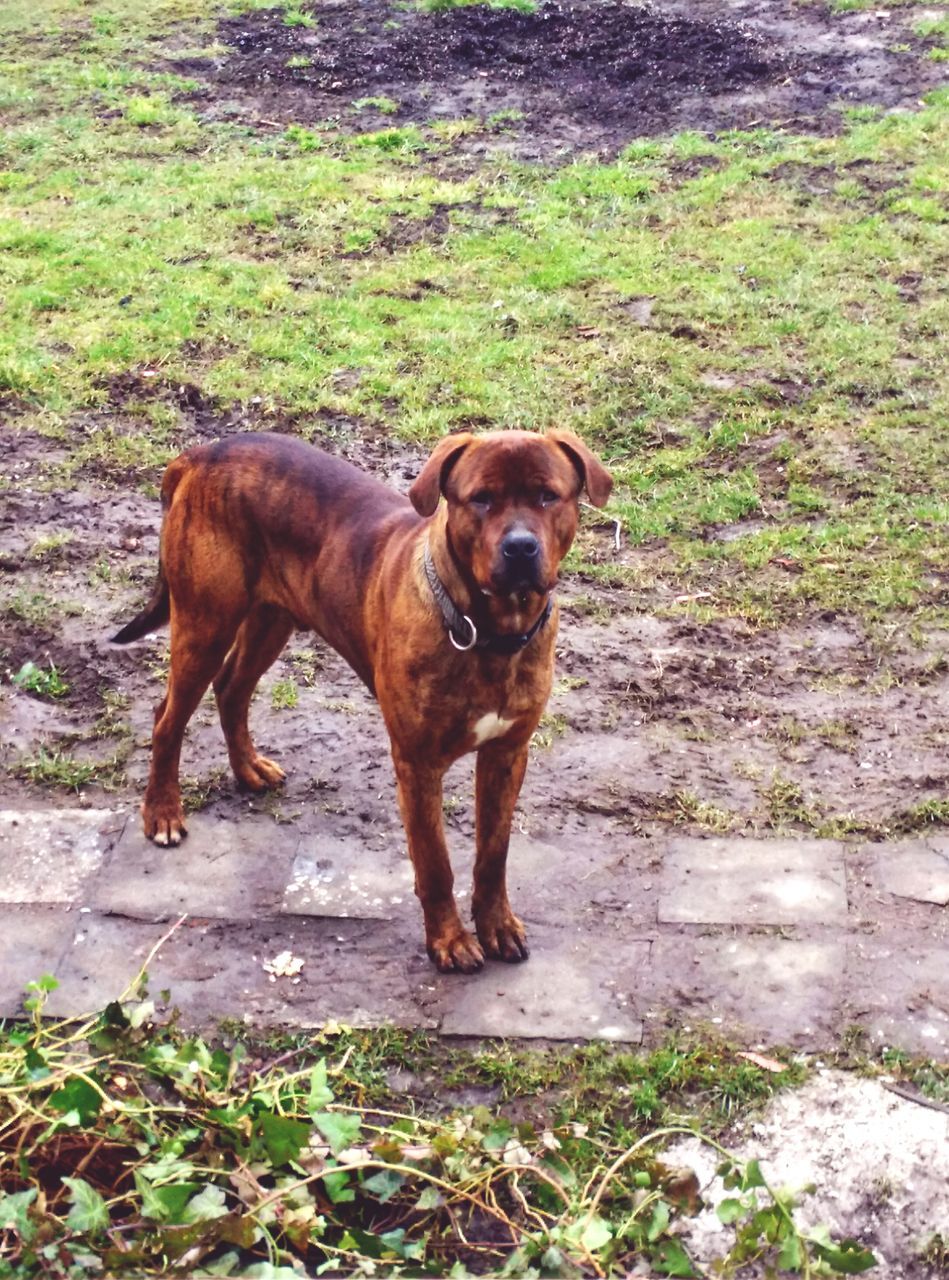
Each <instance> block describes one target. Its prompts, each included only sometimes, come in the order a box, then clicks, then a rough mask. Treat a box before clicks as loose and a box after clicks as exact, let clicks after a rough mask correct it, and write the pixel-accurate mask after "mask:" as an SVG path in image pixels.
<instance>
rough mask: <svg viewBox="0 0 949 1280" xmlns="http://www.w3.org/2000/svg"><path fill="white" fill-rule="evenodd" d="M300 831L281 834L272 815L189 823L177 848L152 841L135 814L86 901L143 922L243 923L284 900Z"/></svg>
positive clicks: (198, 818)
mask: <svg viewBox="0 0 949 1280" xmlns="http://www.w3.org/2000/svg"><path fill="white" fill-rule="evenodd" d="M299 839H300V837H299V835H297V834H296V833H294V832H293V831H292V830H290V831H288V830H286V829H281V830H280V833H279V835H278V834H277V832H276V831H275V827H274V822H273V819H272V818H269V817H255V816H254V815H251V814H248V815H246V816H243V817H242V818H241V820H240V821H239V822H212V821H211V820H209V819H208V818H204V817H202V816H201V815H200V814H193V815H192V816H191V817H190V818H189V820H188V835H187V838H186V839H185V840H184V841H182V843H181V844H180V845H178V846H177V847H175V848H166V849H163V848H160V847H159V846H158V845H155V844H152V842H151V841H150V840H146V839H145V836H144V834H143V833H142V828H141V823H140V822H139V820H138V815H137V814H136V815H134V816H131V817H129V820H128V822H127V823H126V824H125V828H124V830H123V831H122V834H121V838H120V839H119V841H118V843H117V844H116V846H115V848H114V849H113V850H112V853H111V855H110V856H109V858H108V861H107V862H106V864H105V865H104V866H103V867H102V869H101V870H100V872H99V875H98V876H97V877H96V879H95V881H94V883H93V884H91V885H90V886H89V889H88V892H87V894H86V899H87V901H88V904H89V905H90V906H93V907H95V908H97V909H98V910H100V911H108V912H114V913H120V914H122V915H126V916H132V917H134V918H135V919H138V920H170V919H174V918H175V917H177V916H180V915H181V914H182V912H185V911H187V912H191V913H193V914H194V915H199V916H215V917H219V918H221V919H225V920H228V919H233V920H242V919H247V918H248V917H255V916H259V915H261V914H270V913H271V912H272V910H273V908H274V907H275V906H276V905H277V904H278V903H279V902H280V900H281V897H282V895H283V893H284V889H285V886H286V883H287V878H288V876H289V874H290V867H291V864H292V861H293V854H294V850H295V848H296V846H297V844H298V843H299Z"/></svg>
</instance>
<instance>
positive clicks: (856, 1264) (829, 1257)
mask: <svg viewBox="0 0 949 1280" xmlns="http://www.w3.org/2000/svg"><path fill="white" fill-rule="evenodd" d="M814 1248H815V1250H816V1252H817V1253H818V1254H819V1256H820V1257H821V1258H822V1259H823V1260H824V1262H826V1263H827V1265H828V1266H829V1267H832V1268H833V1269H834V1271H839V1272H841V1273H842V1274H843V1275H848V1276H854V1275H859V1273H860V1272H861V1271H869V1270H870V1268H871V1267H875V1266H876V1262H877V1260H876V1258H875V1257H874V1256H873V1254H872V1253H871V1252H870V1250H869V1249H865V1248H864V1247H863V1245H862V1244H861V1243H860V1242H859V1240H841V1241H840V1243H839V1244H836V1245H825V1244H819V1243H815V1244H814Z"/></svg>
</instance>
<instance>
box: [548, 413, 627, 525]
mask: <svg viewBox="0 0 949 1280" xmlns="http://www.w3.org/2000/svg"><path fill="white" fill-rule="evenodd" d="M547 439H548V440H553V442H554V443H555V444H558V445H559V446H560V448H561V449H563V451H564V453H565V454H566V455H567V457H568V458H569V459H570V461H571V462H572V463H573V465H574V466H575V467H576V469H577V472H578V473H579V476H580V480H581V482H582V484H583V486H584V488H585V489H586V491H587V493H588V494H589V496H590V501H591V502H592V503H593V505H594V506H595V507H605V506H606V501H607V499H608V498H609V496H610V491H611V490H612V488H613V477H612V476H611V475H610V473H609V472H608V471H607V469H606V467H604V465H603V463H602V462H601V461H600V459H599V458H598V457H597V456H596V454H595V453H593V452H592V451H591V450H590V449H588V448H587V446H586V445H585V444H584V443H583V441H582V440H581V439H580V437H579V436H575V435H574V434H573V432H572V431H549V432H548V433H547Z"/></svg>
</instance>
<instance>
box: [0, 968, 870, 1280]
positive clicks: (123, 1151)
mask: <svg viewBox="0 0 949 1280" xmlns="http://www.w3.org/2000/svg"><path fill="white" fill-rule="evenodd" d="M55 985H56V983H55V980H54V979H52V978H44V979H41V980H40V981H39V982H37V983H31V984H30V988H31V990H30V992H29V998H28V1000H27V1001H26V1002H25V1003H26V1005H27V1009H28V1013H29V1020H28V1021H24V1022H18V1023H13V1024H8V1025H6V1026H4V1027H3V1028H2V1029H0V1276H14V1275H15V1276H31V1275H42V1276H53V1277H60V1276H62V1277H80V1276H82V1277H85V1276H87V1275H90V1274H93V1275H95V1274H98V1275H105V1276H124V1275H136V1276H138V1275H193V1274H196V1273H200V1274H201V1275H208V1276H217V1275H220V1276H227V1275H240V1276H250V1277H263V1278H269V1277H273V1278H274V1280H283V1278H284V1277H286V1278H287V1280H289V1278H290V1277H299V1276H302V1275H306V1276H318V1275H327V1274H329V1275H376V1276H378V1275H387V1276H424V1275H439V1276H468V1275H479V1274H491V1275H499V1274H500V1275H508V1276H598V1277H606V1276H613V1275H625V1274H627V1273H628V1272H629V1270H630V1268H631V1267H633V1266H635V1265H636V1264H637V1262H639V1263H642V1264H648V1267H649V1268H650V1273H652V1274H659V1275H669V1276H693V1275H697V1274H699V1272H698V1271H697V1270H696V1269H695V1265H694V1263H693V1262H692V1260H691V1259H690V1258H689V1256H688V1254H687V1252H686V1250H685V1248H684V1247H683V1244H682V1243H681V1241H680V1240H679V1239H678V1238H677V1235H676V1224H677V1220H678V1219H679V1218H680V1217H681V1215H683V1214H690V1213H694V1212H696V1210H697V1209H698V1207H699V1206H700V1203H701V1201H700V1198H699V1189H698V1185H697V1182H696V1179H695V1176H694V1174H693V1173H691V1171H689V1170H682V1169H671V1168H669V1167H667V1166H665V1165H664V1164H663V1163H662V1160H661V1157H660V1153H661V1149H662V1144H663V1142H664V1140H666V1139H668V1138H670V1137H671V1136H672V1135H677V1134H681V1133H694V1132H696V1131H695V1129H694V1128H692V1127H690V1126H687V1125H684V1124H682V1125H680V1124H676V1125H666V1126H664V1127H662V1128H657V1129H654V1130H653V1131H651V1132H648V1133H646V1134H644V1135H643V1136H642V1137H640V1138H639V1139H638V1140H637V1141H636V1142H635V1143H633V1144H632V1145H629V1146H626V1147H624V1148H622V1149H620V1148H617V1147H616V1146H615V1145H614V1144H613V1143H611V1141H610V1137H609V1135H608V1134H605V1133H593V1132H590V1131H589V1129H588V1128H587V1126H585V1125H582V1124H579V1123H576V1122H571V1123H564V1124H562V1125H559V1126H557V1125H553V1126H552V1127H550V1128H543V1129H540V1130H538V1129H536V1128H534V1127H532V1126H531V1125H529V1124H526V1123H524V1124H515V1123H512V1122H510V1121H509V1120H507V1119H505V1118H503V1117H499V1116H498V1115H497V1114H494V1113H492V1112H491V1111H489V1110H488V1109H487V1108H485V1107H481V1108H475V1109H474V1110H472V1111H471V1112H469V1113H465V1114H455V1115H451V1116H448V1117H441V1118H438V1119H427V1118H423V1117H421V1116H419V1115H415V1114H402V1113H399V1112H395V1111H388V1110H380V1109H378V1108H376V1107H374V1106H371V1105H367V1104H366V1103H365V1102H363V1105H359V1103H360V1087H359V1081H358V1078H357V1077H356V1076H355V1074H354V1073H353V1071H352V1069H351V1067H350V1064H349V1059H350V1049H345V1050H343V1051H342V1052H340V1053H338V1054H336V1055H334V1053H333V1052H332V1049H333V1044H334V1040H333V1037H332V1036H322V1037H315V1038H314V1041H313V1042H312V1044H311V1045H310V1046H307V1047H305V1048H302V1049H301V1048H297V1049H294V1050H292V1051H290V1052H289V1053H284V1054H281V1055H279V1056H277V1057H276V1058H272V1059H271V1061H269V1062H263V1061H261V1060H260V1059H259V1057H255V1056H254V1055H252V1054H249V1053H248V1051H247V1049H246V1048H245V1047H244V1046H243V1045H242V1044H241V1043H230V1045H229V1047H227V1048H224V1047H214V1046H213V1045H212V1044H209V1043H207V1042H206V1041H205V1040H203V1039H200V1038H195V1037H193V1036H189V1035H187V1034H185V1033H184V1032H182V1031H181V1030H179V1029H178V1028H177V1027H176V1026H175V1025H174V1023H172V1024H171V1025H168V1024H166V1025H163V1026H162V1025H157V1024H156V1020H155V1006H154V1004H153V1003H152V1002H151V1001H149V1000H148V999H147V993H146V991H145V988H144V975H140V976H139V979H138V980H137V981H136V983H135V984H133V986H132V987H130V988H129V990H127V991H126V992H125V993H123V996H122V997H121V998H120V999H119V1000H118V1001H116V1002H114V1003H112V1004H110V1005H109V1006H108V1007H107V1008H106V1009H105V1010H104V1011H103V1012H102V1013H101V1014H100V1015H99V1016H97V1017H95V1018H91V1019H88V1020H85V1021H79V1020H71V1021H64V1022H58V1023H57V1022H50V1021H49V1020H48V1019H47V1018H45V1017H44V1006H45V1004H46V1000H47V995H48V993H49V992H50V991H51V990H52V989H53V988H54V987H55ZM340 1043H342V1038H341V1040H340ZM303 1058H307V1059H308V1060H307V1061H305V1063H304V1064H303V1065H300V1064H301V1060H302V1059H303ZM699 1136H700V1137H703V1141H706V1142H708V1143H710V1144H711V1145H712V1146H713V1147H716V1148H717V1150H718V1151H719V1154H720V1157H721V1167H720V1172H722V1173H723V1174H724V1176H725V1182H726V1186H729V1187H730V1188H732V1194H731V1195H730V1197H729V1198H728V1199H726V1200H725V1201H724V1202H723V1204H722V1205H721V1206H720V1207H719V1214H720V1216H721V1218H722V1220H723V1222H725V1223H727V1224H730V1226H731V1228H732V1230H733V1231H734V1240H733V1244H732V1247H731V1250H730V1252H729V1255H728V1257H727V1258H726V1259H725V1260H724V1261H723V1262H722V1263H721V1264H719V1265H720V1267H721V1270H722V1271H723V1272H724V1273H726V1274H727V1273H739V1272H740V1271H742V1270H743V1269H744V1268H745V1267H746V1266H748V1265H750V1266H751V1268H752V1269H753V1270H754V1274H762V1272H761V1271H760V1270H759V1268H761V1267H762V1266H764V1267H769V1268H771V1273H773V1270H774V1268H780V1269H782V1270H785V1271H791V1272H799V1273H802V1274H804V1275H806V1276H807V1275H826V1274H830V1273H835V1272H837V1273H853V1272H858V1271H863V1270H866V1269H867V1268H868V1267H870V1266H872V1265H873V1263H874V1259H873V1257H872V1255H871V1254H869V1253H868V1252H867V1251H866V1250H864V1249H863V1248H861V1247H860V1246H859V1245H858V1244H856V1243H854V1242H848V1241H844V1242H841V1243H833V1242H832V1241H831V1240H830V1239H829V1238H828V1237H827V1236H826V1235H818V1234H806V1233H804V1232H803V1231H802V1230H801V1229H800V1228H799V1226H798V1225H797V1222H796V1220H795V1213H794V1209H795V1203H794V1198H793V1196H792V1195H791V1194H790V1193H788V1192H786V1191H777V1190H775V1189H772V1188H771V1187H769V1186H768V1185H767V1183H766V1181H765V1178H764V1177H763V1176H762V1172H761V1169H760V1168H759V1166H758V1164H757V1162H756V1161H753V1160H752V1161H748V1162H746V1163H739V1162H737V1161H736V1160H734V1159H733V1158H731V1157H730V1156H729V1155H728V1153H727V1152H726V1151H725V1150H724V1148H722V1147H719V1146H718V1144H717V1143H716V1142H715V1141H714V1140H713V1139H711V1138H708V1137H704V1136H703V1135H699Z"/></svg>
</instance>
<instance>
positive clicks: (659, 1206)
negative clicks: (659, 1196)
mask: <svg viewBox="0 0 949 1280" xmlns="http://www.w3.org/2000/svg"><path fill="white" fill-rule="evenodd" d="M668 1226H669V1206H668V1204H667V1203H666V1202H665V1200H659V1201H657V1202H656V1207H655V1208H654V1209H653V1211H652V1220H651V1221H650V1223H649V1226H648V1227H647V1229H646V1239H647V1240H648V1241H650V1243H655V1241H656V1240H658V1239H659V1237H660V1236H661V1235H663V1234H664V1233H665V1231H666V1228H667V1227H668Z"/></svg>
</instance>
